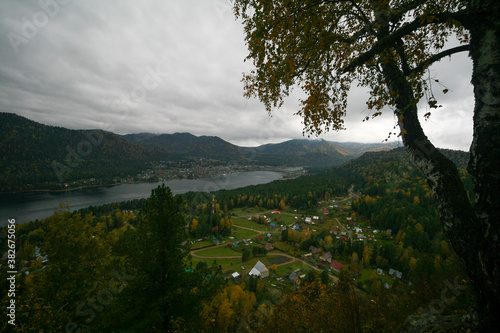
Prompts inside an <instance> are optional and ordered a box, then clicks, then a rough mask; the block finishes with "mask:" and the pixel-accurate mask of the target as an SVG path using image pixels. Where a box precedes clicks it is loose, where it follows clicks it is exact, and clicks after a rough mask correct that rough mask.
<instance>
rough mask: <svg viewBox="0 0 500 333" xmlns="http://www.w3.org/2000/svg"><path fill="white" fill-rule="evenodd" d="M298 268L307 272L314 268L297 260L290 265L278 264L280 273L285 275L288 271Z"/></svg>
mask: <svg viewBox="0 0 500 333" xmlns="http://www.w3.org/2000/svg"><path fill="white" fill-rule="evenodd" d="M296 269H301V270H302V271H304V272H305V271H309V270H311V269H312V268H311V267H309V266H307V265H304V264H303V263H302V262H301V261H295V262H292V263H290V264H288V265H283V266H278V274H279V275H283V274H285V273H286V272H288V271H294V270H296Z"/></svg>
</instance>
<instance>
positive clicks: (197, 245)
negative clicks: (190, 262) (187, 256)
mask: <svg viewBox="0 0 500 333" xmlns="http://www.w3.org/2000/svg"><path fill="white" fill-rule="evenodd" d="M213 245H214V243H212V242H209V241H201V242H198V243H194V244H193V245H191V250H197V249H201V248H203V247H207V246H213Z"/></svg>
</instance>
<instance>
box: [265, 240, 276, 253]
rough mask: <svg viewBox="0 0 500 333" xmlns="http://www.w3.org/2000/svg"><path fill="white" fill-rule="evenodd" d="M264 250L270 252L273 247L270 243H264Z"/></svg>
mask: <svg viewBox="0 0 500 333" xmlns="http://www.w3.org/2000/svg"><path fill="white" fill-rule="evenodd" d="M266 250H268V251H272V250H274V246H273V244H271V243H269V242H267V243H266Z"/></svg>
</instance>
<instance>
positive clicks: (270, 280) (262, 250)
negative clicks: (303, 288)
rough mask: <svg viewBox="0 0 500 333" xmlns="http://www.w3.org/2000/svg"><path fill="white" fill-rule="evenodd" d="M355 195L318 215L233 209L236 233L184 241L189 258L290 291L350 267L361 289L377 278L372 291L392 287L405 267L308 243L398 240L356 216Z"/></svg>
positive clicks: (322, 205) (334, 278) (324, 205)
mask: <svg viewBox="0 0 500 333" xmlns="http://www.w3.org/2000/svg"><path fill="white" fill-rule="evenodd" d="M355 196H356V194H354V193H353V192H352V191H350V193H349V196H348V197H347V198H336V199H331V200H328V201H327V202H319V205H318V208H317V214H316V215H312V214H311V216H309V215H307V214H305V212H300V211H297V210H288V211H280V210H270V211H265V212H262V211H259V210H258V209H254V208H247V209H239V210H237V209H235V210H234V211H232V212H230V213H231V214H232V222H233V228H232V229H231V230H232V232H231V235H230V236H228V237H222V236H219V237H215V236H210V237H206V238H202V239H196V240H191V241H189V242H185V243H184V245H189V246H190V256H189V259H190V260H191V261H192V262H191V263H192V266H193V267H195V266H196V265H197V264H198V263H199V262H206V263H207V264H208V265H217V266H220V267H221V269H222V271H223V273H224V276H225V277H226V278H227V279H231V280H232V281H234V283H236V284H240V283H242V282H244V281H246V280H247V279H249V277H256V278H259V279H260V280H261V282H262V283H265V284H268V285H269V286H270V287H273V288H278V289H287V290H288V289H290V288H292V289H293V288H299V287H300V285H301V283H302V282H305V281H311V279H321V280H322V281H324V282H328V283H330V284H332V285H335V284H336V283H337V282H338V280H339V277H340V273H341V272H342V271H344V272H347V273H348V274H349V276H350V277H351V278H352V280H353V281H354V282H355V283H356V286H358V287H359V289H361V288H362V289H365V290H366V289H367V285H366V283H367V282H369V284H368V286H373V282H374V281H375V280H376V281H379V282H378V283H375V285H376V286H377V287H375V288H368V291H372V289H373V290H374V291H375V290H376V289H377V288H378V289H380V288H385V289H389V288H391V286H392V285H393V284H394V283H395V281H398V282H401V281H402V280H403V274H402V272H400V271H398V270H396V269H393V268H388V269H383V268H381V267H370V266H368V267H367V266H366V265H365V267H363V264H362V263H361V261H362V260H360V259H357V260H356V258H350V259H349V260H346V259H345V258H344V259H342V258H340V257H339V258H337V257H336V256H335V254H334V253H331V252H330V251H327V250H325V248H326V247H327V246H324V247H322V246H319V247H317V246H313V245H311V246H308V247H307V248H306V249H304V248H303V245H302V242H304V241H307V239H308V238H310V237H311V236H313V235H326V236H325V239H327V240H328V241H329V242H330V245H331V244H339V242H345V243H346V244H347V243H351V244H352V243H354V242H360V243H364V245H365V247H367V248H372V247H373V246H378V244H384V243H392V242H393V236H392V230H390V229H389V230H378V229H374V228H372V227H371V226H370V224H369V221H367V220H365V219H363V218H360V219H358V218H356V213H355V212H353V211H352V209H351V204H352V199H353V198H354V197H355ZM259 222H260V223H259ZM285 235H289V236H288V237H287V236H285ZM284 236H285V237H284ZM294 237H295V239H294ZM284 238H287V240H285V239H284ZM292 239H293V241H292ZM362 255H363V254H362V253H360V254H359V257H360V258H361V257H362ZM365 255H366V254H365Z"/></svg>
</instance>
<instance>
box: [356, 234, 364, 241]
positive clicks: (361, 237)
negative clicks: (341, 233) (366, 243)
mask: <svg viewBox="0 0 500 333" xmlns="http://www.w3.org/2000/svg"><path fill="white" fill-rule="evenodd" d="M365 238H366V237H365V235H363V234H358V239H359V240H363V239H365Z"/></svg>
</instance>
